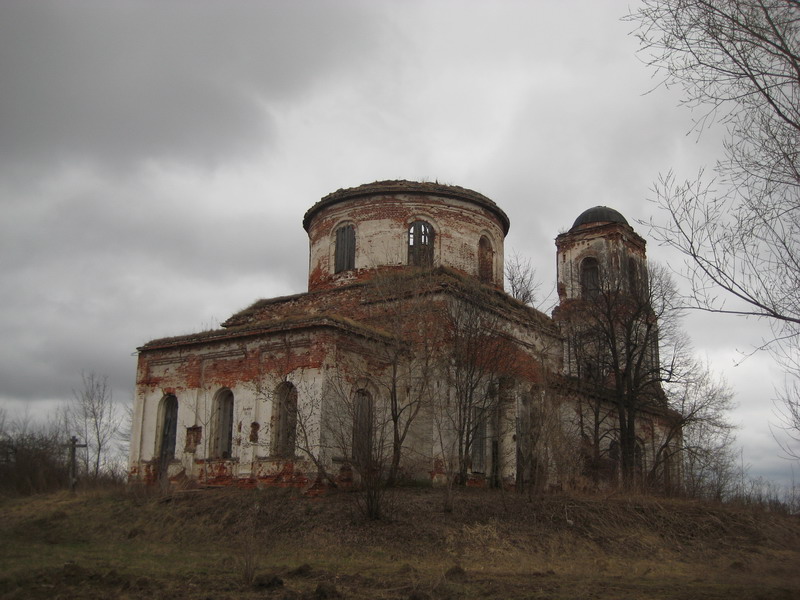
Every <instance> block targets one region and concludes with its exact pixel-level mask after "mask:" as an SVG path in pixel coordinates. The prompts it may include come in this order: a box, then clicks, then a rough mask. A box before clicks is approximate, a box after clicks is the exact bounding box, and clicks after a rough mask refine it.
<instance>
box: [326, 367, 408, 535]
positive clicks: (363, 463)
mask: <svg viewBox="0 0 800 600" xmlns="http://www.w3.org/2000/svg"><path fill="white" fill-rule="evenodd" d="M337 362H339V363H340V362H341V361H337ZM370 388H372V389H374V388H373V386H372V385H370V383H369V382H367V381H355V382H352V381H349V380H348V379H346V378H345V377H344V376H342V375H341V374H340V375H338V376H334V377H330V378H328V380H327V381H326V384H325V389H324V390H323V405H324V406H325V411H324V412H325V414H324V419H323V423H322V426H323V437H324V438H325V440H326V444H327V445H328V447H329V448H330V450H331V451H332V453H333V456H332V459H333V461H335V462H339V463H340V464H342V465H343V467H345V468H349V469H350V470H352V473H353V475H354V482H353V483H354V486H355V491H356V494H355V496H354V497H355V499H356V502H357V505H358V508H359V509H360V511H361V512H362V514H363V515H364V516H365V517H366V518H367V519H371V520H378V519H381V518H383V517H384V516H386V510H387V504H386V500H387V488H388V485H387V473H388V465H389V464H390V462H391V459H392V455H393V452H392V447H393V445H392V431H393V427H392V420H391V417H390V411H389V409H388V405H387V403H386V402H385V401H383V400H382V399H381V398H380V397H378V396H377V395H376V394H374V393H373V392H372V391H371V389H370Z"/></svg>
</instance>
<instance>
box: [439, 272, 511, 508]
mask: <svg viewBox="0 0 800 600" xmlns="http://www.w3.org/2000/svg"><path fill="white" fill-rule="evenodd" d="M454 291H455V292H456V293H454V294H453V295H452V296H451V297H449V298H448V300H447V306H446V313H445V315H444V320H443V321H442V326H443V327H444V337H443V344H442V351H441V354H440V367H441V372H442V373H443V374H444V377H445V381H446V384H447V386H446V388H445V389H444V390H440V391H439V393H438V394H437V395H436V399H435V402H436V405H435V407H434V410H433V415H434V423H435V428H436V434H437V435H438V442H439V446H440V450H441V457H442V458H441V460H442V463H443V464H442V466H443V468H444V471H445V477H446V486H447V487H446V491H447V493H446V496H445V509H446V510H452V487H453V485H454V484H463V483H466V481H467V477H468V474H469V473H470V472H472V473H481V474H486V475H488V476H489V477H488V479H487V480H488V482H489V483H490V484H491V485H500V484H501V482H500V472H499V471H500V466H501V465H500V462H501V456H500V449H499V442H500V438H501V437H502V434H503V425H504V424H505V423H506V421H507V419H504V418H503V412H504V411H505V410H506V408H508V405H509V402H510V401H511V398H510V395H509V392H510V386H511V382H512V381H513V378H514V376H515V375H516V368H517V359H516V358H515V357H516V356H517V354H518V352H517V349H516V348H515V347H514V344H513V342H512V341H511V340H510V339H509V337H508V336H506V335H505V333H504V331H503V323H502V319H501V317H500V315H499V314H498V313H497V312H496V310H495V309H494V308H493V303H492V300H491V294H492V293H493V291H492V290H491V289H489V288H487V287H485V286H481V285H480V284H479V283H478V282H477V281H473V280H466V279H465V280H464V281H462V282H461V283H460V284H459V286H458V287H457V288H454Z"/></svg>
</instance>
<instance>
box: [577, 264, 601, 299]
mask: <svg viewBox="0 0 800 600" xmlns="http://www.w3.org/2000/svg"><path fill="white" fill-rule="evenodd" d="M599 292H600V265H599V264H598V263H597V259H596V258H592V257H589V258H584V259H583V262H582V263H581V297H582V298H594V297H596V296H597V294H598V293H599Z"/></svg>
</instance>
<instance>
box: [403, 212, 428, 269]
mask: <svg viewBox="0 0 800 600" xmlns="http://www.w3.org/2000/svg"><path fill="white" fill-rule="evenodd" d="M433 238H434V232H433V227H431V226H430V224H429V223H426V222H425V221H414V222H413V223H412V224H411V226H410V227H409V228H408V264H409V265H413V266H416V267H430V266H433Z"/></svg>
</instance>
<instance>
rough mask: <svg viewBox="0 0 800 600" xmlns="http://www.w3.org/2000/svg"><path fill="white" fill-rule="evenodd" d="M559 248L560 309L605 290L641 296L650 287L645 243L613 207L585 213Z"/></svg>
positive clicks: (558, 241) (558, 240) (560, 240)
mask: <svg viewBox="0 0 800 600" xmlns="http://www.w3.org/2000/svg"><path fill="white" fill-rule="evenodd" d="M556 249H557V251H556V271H557V285H558V300H559V308H563V307H565V305H567V304H569V303H570V302H571V301H573V300H578V299H580V298H586V297H587V296H589V295H591V294H594V293H596V292H597V291H598V290H600V289H601V288H602V289H605V290H610V289H613V290H619V291H622V292H627V293H630V294H638V293H640V292H641V290H643V289H644V288H645V287H646V284H647V259H646V254H645V241H644V239H643V238H642V237H641V236H639V234H637V233H636V232H635V231H634V230H633V228H632V227H631V226H630V225H628V221H626V220H625V217H623V216H622V215H621V214H620V213H619V212H617V211H616V210H614V209H613V208H609V207H607V206H595V207H594V208H590V209H589V210H586V211H584V212H583V213H581V214H580V216H579V217H578V218H577V219H575V223H573V225H572V227H571V228H570V230H569V231H567V232H566V233H562V234H560V235H559V236H558V237H557V238H556Z"/></svg>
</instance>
